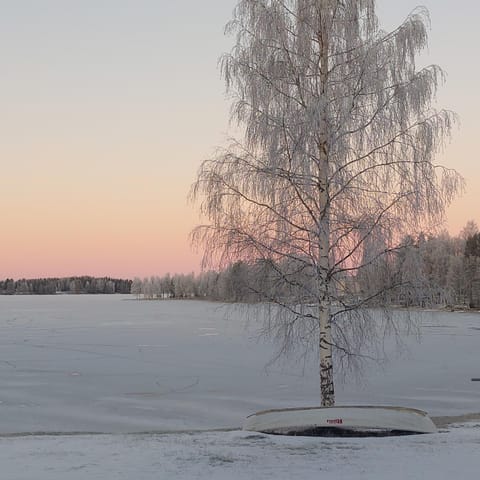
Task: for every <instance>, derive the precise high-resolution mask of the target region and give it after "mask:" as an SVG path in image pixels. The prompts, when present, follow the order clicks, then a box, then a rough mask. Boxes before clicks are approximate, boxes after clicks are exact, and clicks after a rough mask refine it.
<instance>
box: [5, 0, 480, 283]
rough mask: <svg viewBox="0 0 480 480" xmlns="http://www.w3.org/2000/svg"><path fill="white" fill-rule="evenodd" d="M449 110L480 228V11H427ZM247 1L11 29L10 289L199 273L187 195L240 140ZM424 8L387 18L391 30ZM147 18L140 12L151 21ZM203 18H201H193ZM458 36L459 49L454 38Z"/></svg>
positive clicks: (84, 14) (467, 211) (79, 12)
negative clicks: (228, 87) (233, 99)
mask: <svg viewBox="0 0 480 480" xmlns="http://www.w3.org/2000/svg"><path fill="white" fill-rule="evenodd" d="M423 3H425V4H426V5H427V7H428V8H429V9H430V12H431V16H432V32H431V36H430V44H431V48H430V51H429V56H428V58H427V61H428V62H431V63H438V64H440V65H441V66H442V67H444V68H445V69H446V70H447V72H448V74H449V76H448V80H447V85H446V87H445V88H444V89H443V90H442V93H441V95H440V97H439V100H440V103H441V105H445V106H446V107H448V108H451V109H453V110H456V111H457V112H458V113H459V114H460V116H461V119H462V124H461V127H460V129H459V130H458V132H457V133H456V134H455V137H454V141H453V142H452V144H451V145H450V146H449V147H448V148H447V150H446V152H445V153H444V154H443V155H442V157H441V158H440V161H441V162H442V163H444V164H445V165H447V166H448V167H452V168H456V169H458V170H459V171H460V173H462V174H463V175H464V176H465V177H466V179H467V190H466V193H465V195H464V196H463V197H461V198H459V199H458V200H456V201H455V202H454V204H453V205H452V207H451V208H450V209H449V210H448V212H447V222H446V227H448V229H449V230H450V232H451V233H452V234H457V233H458V232H459V231H460V229H461V228H462V226H463V225H464V224H465V223H466V222H467V221H468V220H470V219H473V220H476V221H477V223H479V224H480V213H479V209H478V204H479V202H478V200H477V195H478V192H480V167H479V166H478V161H477V158H476V157H477V155H478V154H477V150H478V148H477V141H478V138H477V137H478V132H477V112H478V111H480V102H479V95H478V91H477V83H478V78H479V77H480V71H479V67H478V66H477V65H476V62H474V61H473V60H472V59H474V58H476V57H477V52H476V48H477V46H478V45H479V44H480V33H479V29H478V28H477V25H476V21H477V19H478V18H479V13H480V7H479V6H478V4H477V3H476V2H473V1H471V0H458V1H457V2H455V9H454V8H452V2H451V1H450V0H429V1H427V2H423ZM234 4H235V1H234V0H211V1H210V2H207V3H206V4H205V3H204V2H198V1H193V0H188V1H186V2H183V3H182V5H177V4H176V3H175V2H168V3H164V2H158V1H156V0H155V1H154V0H142V1H141V2H140V4H139V3H138V2H134V1H133V0H122V2H120V3H119V2H115V1H114V0H98V1H93V0H85V2H75V3H74V4H73V3H69V2H59V1H58V0H43V1H42V2H37V3H35V2H30V3H29V8H28V9H26V8H25V4H24V3H23V2H11V3H10V4H9V5H8V6H6V7H5V6H4V7H3V10H2V16H1V17H0V50H1V52H0V53H1V58H2V65H3V69H2V71H3V74H2V78H1V80H0V81H1V82H2V88H1V89H0V97H1V104H2V113H1V114H0V135H1V141H0V155H1V158H2V171H1V175H0V209H1V231H0V279H3V278H6V277H13V278H22V277H27V278H29V277H47V276H69V275H95V276H104V275H108V276H115V277H130V278H131V277H133V276H146V275H153V274H158V275H162V274H164V273H166V272H171V273H173V272H190V271H198V269H199V258H200V257H199V255H198V254H195V253H193V252H192V250H191V248H190V244H189V240H188V234H189V232H190V230H191V229H192V228H193V227H194V226H195V225H196V224H197V223H198V221H199V220H198V216H197V213H196V211H195V207H194V206H192V205H189V204H188V203H187V199H186V197H187V193H188V190H189V187H190V185H191V183H192V181H193V180H194V178H195V174H196V170H197V168H198V166H199V164H200V162H201V160H203V159H204V158H206V157H207V156H209V155H210V154H211V152H212V151H213V149H214V148H215V147H216V146H217V145H221V144H222V143H223V139H224V136H225V133H224V132H225V131H226V130H227V128H228V123H227V117H228V107H229V104H228V103H227V102H226V100H225V98H224V86H223V83H222V81H221V79H220V77H219V72H218V69H217V58H218V56H219V55H220V53H221V52H223V51H225V50H228V49H229V45H230V43H229V42H230V40H228V39H225V38H224V36H223V24H224V23H225V22H226V21H227V20H228V19H229V17H230V13H231V11H232V9H233V6H234ZM416 4H417V2H416V1H413V0H407V1H405V2H400V3H398V2H394V0H381V1H379V2H378V6H379V10H378V13H379V16H380V18H381V19H385V20H386V27H387V28H391V27H392V26H393V25H395V24H397V23H399V22H400V21H401V20H402V17H403V16H404V15H406V14H407V13H408V12H409V11H410V10H411V9H412V8H413V7H414V6H415V5H416ZM139 5H140V7H139ZM186 12H187V13H186ZM447 32H448V35H446V33H447Z"/></svg>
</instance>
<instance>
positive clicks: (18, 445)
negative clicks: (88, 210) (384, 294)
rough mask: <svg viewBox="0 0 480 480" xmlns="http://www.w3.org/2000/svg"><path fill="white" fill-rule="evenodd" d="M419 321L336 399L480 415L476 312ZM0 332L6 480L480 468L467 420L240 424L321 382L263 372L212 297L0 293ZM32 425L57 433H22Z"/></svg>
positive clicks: (478, 447)
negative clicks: (387, 429)
mask: <svg viewBox="0 0 480 480" xmlns="http://www.w3.org/2000/svg"><path fill="white" fill-rule="evenodd" d="M423 324H424V326H423V328H422V332H423V338H422V342H421V343H420V344H418V343H416V341H415V340H414V339H413V338H412V339H407V344H408V345H409V350H408V351H407V352H405V354H404V355H403V356H402V357H400V358H396V357H395V358H393V359H392V361H391V362H390V363H389V364H387V365H384V366H382V367H381V368H380V367H375V368H371V369H369V370H368V371H367V372H366V376H365V378H364V382H363V383H361V384H359V383H357V382H354V381H347V382H346V383H345V385H343V386H342V385H339V386H338V392H337V399H338V402H339V403H340V404H366V403H369V404H377V405H382V404H383V405H403V406H408V407H416V408H421V409H425V410H427V411H429V413H430V414H431V415H432V416H456V415H462V414H472V413H477V412H480V382H472V381H471V378H472V377H480V364H479V362H478V352H479V346H480V315H478V314H467V313H455V314H450V313H435V312H433V313H430V314H427V315H426V316H425V317H424V319H423ZM0 328H1V332H2V335H1V340H0V465H1V466H2V467H1V471H2V478H6V479H8V480H13V479H22V480H23V479H34V478H35V479H42V480H43V478H48V479H56V478H58V479H60V478H62V479H64V478H68V479H70V478H72V479H76V478H78V479H80V478H82V479H83V478H85V479H95V478H99V479H100V478H102V479H105V478H115V479H123V478H125V479H127V478H139V479H153V478H167V477H168V478H209V479H212V478H272V477H274V476H275V477H278V478H292V477H293V476H294V475H295V476H297V475H299V476H301V477H302V478H314V477H315V478H318V477H319V472H321V474H322V475H321V478H332V479H337V478H338V479H340V478H345V479H346V478H351V479H356V478H359V479H360V478H361V479H377V478H389V479H396V478H399V479H400V478H402V479H404V478H432V479H441V478H445V479H446V478H452V477H453V476H456V477H457V478H476V477H477V476H478V470H479V468H480V453H478V452H480V424H479V422H475V421H473V422H472V423H470V424H467V425H464V426H462V427H457V428H454V427H452V426H448V427H447V428H445V429H443V430H442V432H441V433H438V434H435V435H429V436H414V437H403V438H388V439H385V438H381V439H318V438H317V439H305V438H279V437H270V436H264V435H251V434H248V433H243V432H240V431H239V430H238V429H239V427H240V426H241V424H242V421H243V418H244V417H245V416H246V415H248V414H249V413H252V412H254V411H257V410H260V409H264V408H274V407H286V406H312V405H316V404H318V377H317V372H316V368H315V366H314V365H313V364H312V365H309V364H307V365H306V366H305V370H304V371H303V372H302V365H288V366H283V367H279V366H272V367H270V368H268V369H265V368H264V367H265V365H266V364H267V363H268V361H269V360H270V358H271V356H272V352H273V348H272V346H271V345H269V344H265V343H263V342H258V341H257V340H256V339H255V334H254V332H253V327H250V328H246V327H245V324H244V322H243V321H242V320H241V319H240V317H239V316H238V315H235V314H234V313H233V314H232V313H230V314H229V315H228V317H227V316H226V311H225V310H224V309H222V308H219V306H218V305H217V304H212V303H208V302H196V301H184V302H178V301H159V302H147V301H134V300H131V299H128V297H121V296H53V297H28V296H26V297H0ZM452 348H453V350H454V352H455V355H453V356H452V355H451V351H452ZM197 429H200V430H204V431H201V432H194V431H193V430H197ZM215 429H226V430H231V431H214V430H215ZM32 432H36V433H37V434H38V433H43V432H46V433H52V432H56V433H58V432H63V433H64V434H66V435H54V436H52V435H47V436H45V435H33V436H32V435H20V436H17V434H19V433H20V434H25V433H26V434H31V433H32ZM87 432H91V433H99V432H103V433H107V434H110V435H98V434H92V435H88V434H85V433H87ZM148 432H150V433H148ZM172 432H173V433H172ZM79 433H80V435H79ZM12 434H13V435H12ZM3 472H6V473H3ZM459 472H460V473H459ZM7 473H8V474H7Z"/></svg>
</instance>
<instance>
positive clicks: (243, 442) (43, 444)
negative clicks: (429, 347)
mask: <svg viewBox="0 0 480 480" xmlns="http://www.w3.org/2000/svg"><path fill="white" fill-rule="evenodd" d="M0 465H1V478H2V479H3V478H4V479H5V480H109V479H112V480H113V479H114V480H132V479H136V480H159V479H160V480H163V479H165V480H166V479H168V480H170V479H175V480H177V479H205V480H217V479H218V480H235V479H244V480H252V479H255V480H261V479H275V480H290V479H296V478H298V479H302V480H310V479H312V480H318V479H321V480H347V479H348V480H413V479H418V480H452V479H455V480H457V479H458V480H469V479H472V480H473V479H477V478H478V475H479V473H478V472H479V471H480V424H477V425H475V424H471V425H469V426H463V427H459V428H453V427H452V428H451V429H450V430H449V431H448V432H447V433H437V434H433V435H415V436H409V437H390V438H360V439H352V438H350V439H338V438H337V439H334V438H305V437H273V436H267V435H252V434H248V433H246V432H241V431H233V432H205V433H183V434H178V433H176V434H163V435H159V434H149V435H139V434H133V435H124V434H117V435H79V436H44V437H38V436H37V437H21V438H0Z"/></svg>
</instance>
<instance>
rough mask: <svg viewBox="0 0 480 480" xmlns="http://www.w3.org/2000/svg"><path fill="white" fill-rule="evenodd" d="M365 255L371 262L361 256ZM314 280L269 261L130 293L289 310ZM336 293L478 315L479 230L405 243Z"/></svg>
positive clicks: (470, 227)
mask: <svg viewBox="0 0 480 480" xmlns="http://www.w3.org/2000/svg"><path fill="white" fill-rule="evenodd" d="M364 255H365V256H368V251H367V250H366V249H365V252H364ZM299 260H301V259H299ZM366 263H367V262H366ZM285 272H287V274H286V273H285ZM315 279H316V277H315V275H314V274H313V273H312V272H311V271H309V270H308V269H307V268H305V267H304V264H302V262H301V261H297V262H295V261H290V264H289V265H281V268H278V265H276V264H275V263H274V262H273V261H271V260H265V259H263V260H258V261H256V262H253V263H252V262H250V263H245V262H241V261H239V262H236V263H233V264H231V265H229V266H228V267H226V268H225V269H223V270H222V271H209V272H204V273H201V274H200V275H194V274H193V273H192V274H188V275H184V274H175V275H170V274H167V275H165V276H163V277H149V278H144V279H140V278H135V279H134V280H133V282H132V288H131V293H132V294H134V295H136V296H137V298H145V299H165V298H205V299H210V300H216V301H224V302H248V303H255V302H262V301H269V299H274V298H275V299H280V300H281V301H283V302H285V303H288V302H289V301H291V300H290V299H298V298H299V289H301V290H302V292H305V300H304V301H305V302H306V303H309V302H314V301H315V297H314V295H311V296H309V294H308V292H314V293H315V292H316V290H315V285H316V284H315ZM332 288H333V287H332ZM335 289H336V291H332V292H331V293H332V295H334V296H335V298H336V299H337V300H338V302H342V303H345V304H348V303H349V300H350V299H352V298H355V299H357V300H358V299H362V300H365V304H366V305H369V306H385V305H397V306H398V305H400V306H420V307H425V306H428V305H438V306H442V305H443V306H466V307H468V306H469V307H473V308H480V233H479V232H478V227H477V226H476V224H474V223H473V222H469V224H467V226H466V227H465V229H464V230H463V231H462V233H461V234H460V236H458V237H452V236H450V235H449V234H448V233H447V232H441V233H440V234H438V235H436V236H426V235H420V236H419V237H418V238H412V237H406V238H405V239H404V240H403V242H402V245H401V246H400V248H398V249H397V250H395V251H394V252H392V253H391V254H390V255H388V256H385V259H382V260H381V261H380V260H378V261H371V262H369V263H368V264H367V266H366V267H365V268H363V269H361V270H359V271H357V272H356V274H350V275H345V276H344V278H340V279H337V283H336V284H335ZM379 292H380V293H379Z"/></svg>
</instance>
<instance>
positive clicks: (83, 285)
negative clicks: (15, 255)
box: [0, 276, 132, 295]
mask: <svg viewBox="0 0 480 480" xmlns="http://www.w3.org/2000/svg"><path fill="white" fill-rule="evenodd" d="M131 285H132V281H131V280H123V279H118V278H109V277H103V278H95V277H85V276H84V277H66V278H34V279H28V280H26V279H21V280H13V279H11V278H7V279H6V280H4V281H1V280H0V295H55V294H62V293H64V294H67V293H71V294H81V293H90V294H92V293H95V294H96V293H107V294H113V293H130V289H131Z"/></svg>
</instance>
